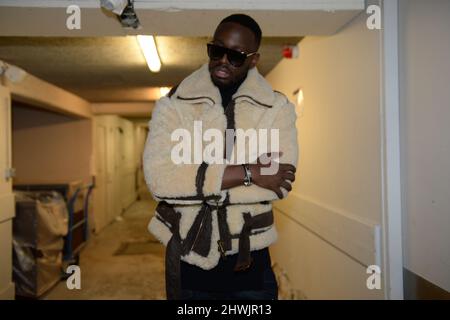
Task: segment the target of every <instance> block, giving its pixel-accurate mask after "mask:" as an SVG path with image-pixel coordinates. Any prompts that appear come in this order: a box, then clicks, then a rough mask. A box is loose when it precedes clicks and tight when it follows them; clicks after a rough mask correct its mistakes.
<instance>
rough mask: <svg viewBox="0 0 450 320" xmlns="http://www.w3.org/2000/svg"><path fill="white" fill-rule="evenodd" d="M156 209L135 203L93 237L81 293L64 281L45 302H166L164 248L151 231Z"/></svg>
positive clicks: (83, 258)
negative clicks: (149, 224)
mask: <svg viewBox="0 0 450 320" xmlns="http://www.w3.org/2000/svg"><path fill="white" fill-rule="evenodd" d="M155 206H156V203H155V202H154V201H153V200H150V199H144V200H141V201H137V202H134V203H133V204H132V205H131V206H130V207H129V208H128V209H127V210H126V211H125V213H124V214H123V215H122V216H120V218H119V219H117V220H116V221H114V222H112V223H111V224H110V225H108V226H107V227H105V229H104V230H103V231H102V232H101V233H100V234H98V235H92V237H91V239H90V240H89V241H88V244H87V246H86V247H85V248H84V249H83V251H82V252H81V254H80V268H81V289H80V290H76V289H73V290H69V289H67V286H66V281H65V280H62V281H61V282H59V283H58V284H57V285H56V286H55V287H54V288H53V289H51V290H50V291H49V292H48V293H47V294H46V295H44V296H43V297H42V298H41V299H43V300H93V299H95V300H114V299H120V300H130V299H135V300H154V299H157V300H161V299H165V292H164V247H163V246H162V245H161V244H160V243H159V242H158V241H156V240H155V239H154V238H153V237H152V236H151V234H150V233H149V232H148V231H147V224H148V221H149V220H150V218H151V216H152V215H153V212H154V209H155ZM126 245H127V247H125V246H126Z"/></svg>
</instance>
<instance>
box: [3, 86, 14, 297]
mask: <svg viewBox="0 0 450 320" xmlns="http://www.w3.org/2000/svg"><path fill="white" fill-rule="evenodd" d="M11 164H12V157H11V96H10V92H9V90H8V89H7V88H5V87H2V86H0V300H2V299H14V284H13V282H12V219H13V218H14V215H15V212H14V195H13V193H12V182H11V180H12V176H13V174H12V173H13V172H12V167H11Z"/></svg>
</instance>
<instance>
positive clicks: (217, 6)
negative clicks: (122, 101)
mask: <svg viewBox="0 0 450 320" xmlns="http://www.w3.org/2000/svg"><path fill="white" fill-rule="evenodd" d="M69 5H78V6H80V7H82V8H99V7H100V0H72V1H70V0H0V7H35V8H65V7H67V6H69ZM134 7H135V8H136V9H153V10H168V9H170V10H235V9H236V10H237V9H238V10H252V11H258V10H325V11H335V10H363V9H364V0H321V1H319V0H301V1H299V0H284V1H273V0H227V1H223V0H207V1H205V0H171V1H168V0H136V1H135V4H134Z"/></svg>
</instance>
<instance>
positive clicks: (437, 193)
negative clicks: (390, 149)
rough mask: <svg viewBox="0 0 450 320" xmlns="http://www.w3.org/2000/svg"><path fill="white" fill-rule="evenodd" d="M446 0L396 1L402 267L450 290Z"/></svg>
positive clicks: (449, 21) (449, 13) (449, 16)
mask: <svg viewBox="0 0 450 320" xmlns="http://www.w3.org/2000/svg"><path fill="white" fill-rule="evenodd" d="M449 31H450V1H448V0H432V1H421V0H408V1H406V0H402V1H400V57H401V58H400V91H401V92H400V99H401V100H400V103H401V149H402V150H401V151H402V152H401V157H402V158H401V160H402V183H403V185H402V188H403V210H404V222H403V236H404V245H403V248H404V264H405V267H406V268H408V269H409V270H411V271H412V272H414V273H415V274H417V275H419V276H421V277H423V278H425V279H426V280H428V281H430V282H432V283H434V284H435V285H438V286H440V287H441V288H443V289H445V290H447V291H450V126H449V120H450V90H449V87H450V37H449Z"/></svg>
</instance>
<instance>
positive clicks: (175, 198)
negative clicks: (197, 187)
mask: <svg viewBox="0 0 450 320" xmlns="http://www.w3.org/2000/svg"><path fill="white" fill-rule="evenodd" d="M155 197H156V198H158V199H160V200H161V201H164V200H180V201H189V200H201V201H203V200H219V199H220V198H221V196H220V195H210V196H199V195H196V196H186V197H160V196H158V195H155Z"/></svg>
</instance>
